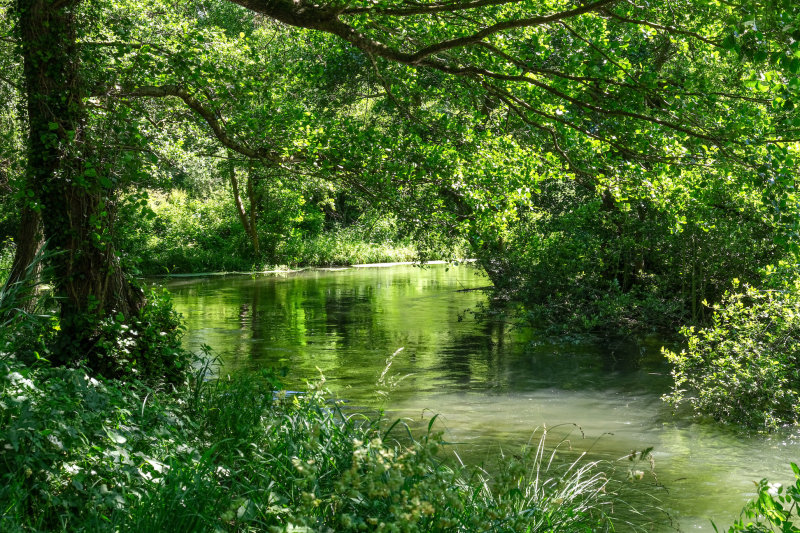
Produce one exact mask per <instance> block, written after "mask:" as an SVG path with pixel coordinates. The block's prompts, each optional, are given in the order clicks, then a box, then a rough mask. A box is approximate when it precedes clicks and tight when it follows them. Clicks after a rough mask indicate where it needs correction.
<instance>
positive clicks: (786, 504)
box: [714, 463, 800, 533]
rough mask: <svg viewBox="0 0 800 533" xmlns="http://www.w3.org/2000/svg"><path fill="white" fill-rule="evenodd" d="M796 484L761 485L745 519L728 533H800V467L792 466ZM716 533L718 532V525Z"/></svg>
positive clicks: (767, 482) (743, 511)
mask: <svg viewBox="0 0 800 533" xmlns="http://www.w3.org/2000/svg"><path fill="white" fill-rule="evenodd" d="M791 467H792V471H793V472H794V477H795V483H794V485H790V486H788V487H784V486H782V485H781V484H780V483H770V482H769V481H767V480H766V479H762V480H761V481H759V482H758V484H757V487H758V496H757V497H756V498H755V499H754V500H753V501H751V502H750V503H748V504H747V506H746V507H745V508H744V509H743V510H742V518H740V519H739V520H738V521H737V522H736V523H734V524H733V525H732V526H731V527H730V528H729V529H728V533H736V532H742V533H769V532H781V533H798V532H800V468H798V467H797V464H795V463H791ZM714 530H715V531H717V528H716V526H714Z"/></svg>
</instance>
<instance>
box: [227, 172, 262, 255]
mask: <svg viewBox="0 0 800 533" xmlns="http://www.w3.org/2000/svg"><path fill="white" fill-rule="evenodd" d="M228 177H229V180H230V182H231V190H232V191H233V203H234V204H236V212H237V213H238V215H239V221H240V222H241V223H242V227H243V228H244V231H245V233H247V236H248V237H249V238H250V242H251V243H252V245H253V252H254V254H255V255H256V257H257V256H258V254H259V252H260V250H259V248H260V246H259V241H258V229H257V227H256V211H255V208H256V206H255V199H254V196H253V180H252V178H251V177H250V176H248V178H247V194H248V195H249V197H250V216H249V217H248V216H247V212H246V211H245V208H244V202H242V196H241V195H240V194H239V180H238V179H237V178H236V167H235V166H234V164H233V161H231V163H230V172H229V175H228Z"/></svg>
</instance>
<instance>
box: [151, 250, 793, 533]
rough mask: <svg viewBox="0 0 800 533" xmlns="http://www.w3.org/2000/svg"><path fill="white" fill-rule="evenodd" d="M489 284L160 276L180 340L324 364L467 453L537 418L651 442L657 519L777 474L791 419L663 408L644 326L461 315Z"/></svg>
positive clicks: (414, 274)
mask: <svg viewBox="0 0 800 533" xmlns="http://www.w3.org/2000/svg"><path fill="white" fill-rule="evenodd" d="M487 284H488V282H487V280H486V278H485V277H484V276H483V275H482V274H481V273H480V272H479V271H478V270H477V269H475V268H473V267H471V266H469V265H461V266H456V267H452V266H451V267H446V266H444V265H433V266H429V267H426V268H418V267H412V266H393V267H386V268H352V269H345V270H315V271H305V272H300V273H292V274H284V275H271V276H256V277H249V276H225V277H206V278H189V279H181V280H172V281H168V282H165V285H166V286H167V287H168V288H169V289H170V290H171V291H172V292H173V295H174V300H175V304H176V307H177V308H178V310H179V311H180V312H181V313H182V314H183V315H184V318H185V319H186V323H187V326H188V333H187V336H186V341H185V342H186V344H187V347H188V348H191V349H199V348H200V346H201V345H204V344H206V345H209V346H210V347H211V348H212V349H213V350H214V352H215V353H216V354H218V355H219V356H220V358H221V361H222V366H221V368H220V372H221V373H222V374H225V373H232V372H237V371H248V370H258V369H262V368H281V367H284V368H286V369H288V372H289V373H288V374H287V376H286V380H285V381H286V385H287V388H290V389H293V390H303V389H304V388H305V387H306V386H307V385H306V383H307V382H308V381H318V380H319V379H320V378H321V376H324V379H325V387H326V388H328V389H329V390H330V391H331V393H332V394H333V395H334V396H336V397H338V398H341V399H344V400H346V401H347V403H348V405H351V406H358V407H359V408H365V409H383V410H385V411H386V412H387V414H388V416H389V417H392V418H395V417H404V418H406V419H408V420H409V422H410V424H411V425H412V426H414V425H417V426H419V427H424V426H425V424H426V423H427V421H428V420H429V419H430V418H431V416H433V414H439V418H438V420H437V424H439V427H440V429H444V430H445V432H446V433H445V435H446V438H447V440H448V441H451V442H456V443H458V444H456V445H455V447H456V449H457V450H458V453H459V455H460V456H461V457H465V458H466V459H467V460H470V461H475V462H479V463H480V462H484V461H490V460H491V458H492V457H496V456H497V455H498V452H499V451H500V450H504V451H509V450H511V451H513V450H517V449H518V448H519V446H521V445H523V444H524V443H526V442H527V441H529V440H530V439H531V437H532V436H535V435H538V433H536V431H537V428H539V429H540V428H542V427H548V428H553V429H551V431H552V432H553V433H555V434H558V432H564V433H566V432H567V431H571V434H570V442H571V445H572V447H573V449H575V450H576V451H578V452H580V451H587V452H588V455H589V456H590V457H591V458H596V459H619V458H622V457H624V456H626V455H627V454H629V453H630V452H631V451H632V450H642V449H644V448H647V447H651V446H652V447H654V452H653V456H654V458H655V466H656V473H657V475H658V481H659V482H660V483H661V484H663V486H664V488H660V489H658V490H657V491H655V492H654V494H655V495H656V496H657V497H658V498H660V499H661V504H660V505H661V507H663V508H664V509H665V510H667V511H668V512H669V513H670V514H671V515H672V517H673V520H674V522H673V524H672V526H671V528H669V527H666V526H665V528H664V530H665V531H674V530H675V529H676V528H678V529H680V530H682V531H695V530H696V531H713V528H712V526H711V520H714V522H715V523H716V524H717V526H718V527H719V528H720V529H723V527H725V528H727V526H728V525H729V524H730V523H732V522H733V520H734V519H736V518H737V517H738V513H739V511H740V509H741V507H742V505H743V504H744V503H745V502H746V501H747V500H748V499H750V498H751V497H752V496H753V495H754V494H755V485H754V483H753V482H754V481H757V480H758V479H761V478H762V477H768V478H770V479H771V480H773V481H783V482H788V481H790V480H791V472H790V470H789V462H790V461H795V462H797V461H800V432H798V431H797V430H793V431H787V432H783V433H778V434H774V435H768V436H764V435H756V436H752V435H750V436H743V435H741V434H737V433H736V432H734V431H730V430H726V429H724V428H720V427H718V426H715V425H710V424H699V423H694V422H692V421H691V420H690V419H688V418H687V417H685V416H682V415H680V414H678V415H675V414H673V413H672V411H671V409H670V408H669V407H668V406H667V405H666V404H664V403H663V402H662V401H661V396H662V395H663V394H664V393H665V392H667V391H668V389H669V385H670V376H669V368H668V366H667V365H666V363H665V361H664V358H663V356H662V355H661V352H660V349H661V345H662V343H661V342H659V340H658V339H646V340H639V341H630V340H622V339H619V340H612V341H604V342H597V343H559V344H554V343H548V342H539V343H536V342H533V338H532V336H531V333H530V332H527V331H524V330H521V329H519V328H516V327H514V326H513V324H508V323H502V322H497V321H495V322H485V321H477V320H475V318H474V316H473V315H472V313H471V310H475V309H477V308H478V307H479V306H480V305H481V304H482V303H485V301H486V296H485V295H484V294H483V293H482V292H480V291H471V290H467V289H472V288H476V287H482V286H485V285H487ZM398 350H399V351H398ZM393 354H394V355H393Z"/></svg>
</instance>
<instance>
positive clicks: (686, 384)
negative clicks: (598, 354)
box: [664, 283, 800, 429]
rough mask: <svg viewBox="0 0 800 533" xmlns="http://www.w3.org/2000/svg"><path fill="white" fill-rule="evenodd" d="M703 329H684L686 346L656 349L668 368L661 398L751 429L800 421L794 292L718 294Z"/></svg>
mask: <svg viewBox="0 0 800 533" xmlns="http://www.w3.org/2000/svg"><path fill="white" fill-rule="evenodd" d="M712 309H713V310H714V315H713V317H712V320H711V324H710V325H709V326H707V327H705V328H700V329H696V328H694V327H686V328H683V329H682V334H683V335H684V337H685V338H686V341H687V347H686V348H685V349H684V350H682V351H681V352H680V353H675V352H672V351H670V350H666V349H665V350H664V354H665V355H666V357H667V359H668V360H669V361H670V362H671V363H672V365H673V366H674V368H673V371H672V375H673V378H674V386H673V390H672V392H671V393H670V394H668V395H667V396H665V399H666V400H668V401H669V402H671V403H672V404H673V405H680V404H682V403H688V404H689V405H690V406H691V408H692V409H693V411H694V412H695V413H697V414H701V415H708V416H711V417H712V418H714V419H715V420H718V421H722V422H727V423H731V424H739V425H743V426H746V427H750V428H756V429H773V428H775V427H777V426H779V425H781V424H789V423H797V421H798V420H800V299H798V295H797V291H796V288H792V287H787V288H786V289H785V290H758V289H755V288H753V287H750V286H743V287H742V288H741V289H739V286H738V284H737V283H734V291H733V292H728V293H726V294H725V295H724V297H723V299H722V301H721V302H720V304H719V305H717V306H713V307H712Z"/></svg>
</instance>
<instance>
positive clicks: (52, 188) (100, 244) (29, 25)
mask: <svg viewBox="0 0 800 533" xmlns="http://www.w3.org/2000/svg"><path fill="white" fill-rule="evenodd" d="M79 3H80V0H61V1H59V0H17V6H16V7H17V14H18V17H19V19H18V20H19V30H20V37H21V40H20V42H21V43H22V46H21V48H22V56H23V63H24V73H25V86H26V100H27V102H26V103H27V112H28V123H29V132H28V176H27V180H28V184H29V186H30V188H31V189H32V190H33V191H34V193H35V195H36V196H35V200H36V201H37V202H38V203H39V206H40V208H41V213H42V223H43V228H44V237H45V239H46V240H47V241H48V246H49V249H50V250H52V251H55V252H58V253H56V255H54V256H53V257H52V259H51V262H52V265H53V276H54V279H53V285H54V290H55V293H56V296H58V297H59V298H60V305H61V314H60V319H61V320H60V326H61V334H60V339H59V342H58V345H57V346H56V350H55V356H54V359H55V360H54V362H55V363H62V364H63V363H69V362H72V361H74V360H76V359H77V358H82V357H86V356H87V355H88V356H91V353H92V352H93V351H94V347H93V344H94V338H95V333H96V327H95V326H94V324H96V319H97V318H99V317H103V316H105V315H107V314H109V313H112V312H113V313H118V312H121V313H122V314H123V315H125V316H126V317H127V316H131V315H133V314H135V313H137V312H138V311H139V309H140V308H141V305H142V303H143V295H142V292H141V290H140V289H138V288H136V287H134V286H133V285H132V284H131V283H130V281H129V280H128V279H127V277H126V276H125V273H124V272H123V271H122V269H121V268H120V265H119V261H118V259H117V257H116V255H115V253H114V249H113V246H112V245H111V242H110V233H111V232H110V231H109V230H110V227H111V222H112V221H111V217H110V215H109V214H108V213H109V210H108V209H107V207H106V206H108V205H109V202H108V197H109V194H110V192H111V191H110V190H109V188H108V183H110V182H109V180H103V181H104V182H105V186H104V185H103V181H101V180H100V177H99V176H100V175H101V173H102V169H101V168H95V167H94V165H92V149H91V146H90V144H89V143H88V142H87V139H86V138H85V133H86V131H85V130H86V128H85V122H86V120H85V119H86V116H85V110H84V108H83V105H82V100H81V84H80V75H79V64H78V61H79V54H78V52H79V51H78V47H77V44H76V21H75V11H76V7H77V5H78V4H79ZM31 245H32V244H31V243H24V242H20V243H19V246H26V247H27V246H31Z"/></svg>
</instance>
